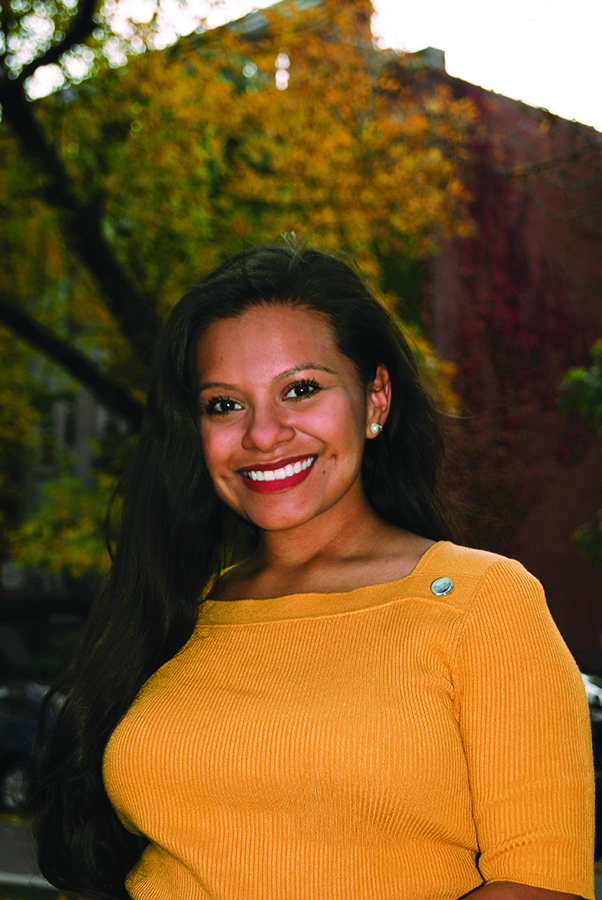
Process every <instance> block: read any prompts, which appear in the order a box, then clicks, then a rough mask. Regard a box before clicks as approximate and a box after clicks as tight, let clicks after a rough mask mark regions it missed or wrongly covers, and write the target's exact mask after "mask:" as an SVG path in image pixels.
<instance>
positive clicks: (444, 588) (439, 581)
mask: <svg viewBox="0 0 602 900" xmlns="http://www.w3.org/2000/svg"><path fill="white" fill-rule="evenodd" d="M453 586H454V583H453V581H452V580H451V578H435V580H434V581H433V583H432V584H431V593H433V594H434V595H435V596H436V597H445V595H446V594H449V592H450V591H451V590H452V588H453Z"/></svg>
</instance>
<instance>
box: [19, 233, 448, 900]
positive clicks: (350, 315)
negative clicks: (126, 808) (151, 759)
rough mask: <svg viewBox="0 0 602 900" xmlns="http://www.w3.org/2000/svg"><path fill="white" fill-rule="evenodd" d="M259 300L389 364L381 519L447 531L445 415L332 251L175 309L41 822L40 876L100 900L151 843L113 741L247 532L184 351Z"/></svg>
mask: <svg viewBox="0 0 602 900" xmlns="http://www.w3.org/2000/svg"><path fill="white" fill-rule="evenodd" d="M263 303H277V304H290V305H294V306H301V307H304V308H309V309H314V310H317V311H319V312H320V313H322V314H323V315H325V316H326V317H327V320H328V321H329V322H330V324H331V326H332V331H333V334H334V338H335V342H336V344H337V347H338V349H339V350H340V351H341V352H342V353H343V354H345V356H347V357H348V358H349V359H351V360H352V361H353V362H354V364H355V366H356V369H357V371H358V373H359V376H360V378H361V379H362V380H363V381H364V382H365V383H366V384H367V383H368V382H369V381H370V380H371V379H372V378H373V377H374V375H375V373H376V368H377V366H378V365H380V364H384V365H385V366H386V367H387V369H388V371H389V374H390V376H391V382H392V396H393V404H392V409H391V412H390V414H389V417H388V419H387V423H386V427H385V429H384V430H383V432H382V433H381V435H380V436H379V437H378V439H377V440H372V441H368V442H367V444H366V450H365V456H364V460H363V472H362V474H363V481H364V487H365V491H366V495H367V498H368V500H369V502H370V504H371V505H372V507H373V508H374V510H375V511H376V512H377V513H378V514H379V515H380V516H382V518H384V519H386V520H387V521H389V522H391V523H393V524H394V525H398V526H400V527H401V528H405V529H407V530H408V531H412V532H414V533H417V534H421V535H423V536H424V537H428V538H431V539H433V540H440V539H445V538H450V537H453V534H452V529H451V527H450V525H449V522H448V519H447V510H446V504H445V503H442V502H441V496H440V492H439V488H440V486H439V474H440V467H441V460H442V454H443V443H442V439H441V432H440V429H439V427H438V417H437V414H436V412H435V410H434V408H433V405H432V403H431V400H430V399H429V396H428V394H427V393H426V391H425V389H424V387H423V385H422V383H421V381H420V378H419V375H418V372H417V369H416V365H415V362H414V359H413V356H412V353H411V351H410V349H409V348H408V346H407V344H406V342H405V340H404V338H403V336H402V334H401V332H400V329H399V327H398V326H397V324H396V323H395V321H394V320H393V319H392V317H391V316H390V315H389V314H388V313H387V312H386V310H385V309H384V308H383V306H381V305H380V304H379V303H378V302H377V301H376V300H375V299H374V297H373V296H372V294H371V293H370V291H369V290H368V288H367V287H366V285H365V283H364V281H363V280H362V279H361V278H360V277H359V275H358V274H356V272H355V271H354V270H353V269H352V268H350V267H349V266H348V265H346V264H345V263H344V262H342V261H341V259H339V258H337V257H333V256H330V255H327V254H324V253H320V252H318V251H317V250H313V249H305V250H303V249H301V250H299V249H295V248H294V247H291V246H288V245H286V244H282V245H273V246H265V247H258V248H256V249H252V250H249V251H246V252H244V253H241V254H239V255H238V256H235V257H233V258H232V259H230V260H228V261H227V262H225V263H223V265H221V266H219V268H217V269H215V270H214V271H213V272H211V273H209V274H208V275H206V276H205V277H204V278H202V279H201V280H200V281H199V282H198V283H197V284H196V285H194V287H192V288H191V289H190V290H188V292H187V293H186V294H185V296H184V297H183V299H182V300H181V301H180V303H179V304H178V305H177V306H176V307H175V308H174V310H173V312H172V314H171V316H170V317H169V320H168V322H167V325H166V327H165V330H164V333H163V335H162V337H161V340H160V342H159V345H158V347H157V352H156V357H155V363H154V368H153V375H152V381H151V385H150V390H149V395H148V402H147V408H146V412H145V416H144V421H143V424H142V429H141V434H140V440H139V443H138V447H137V449H136V452H135V455H134V457H133V460H132V462H131V464H130V466H129V469H128V471H127V473H126V490H125V500H124V508H123V515H122V523H121V529H120V534H119V539H118V542H117V547H116V552H115V557H114V561H113V566H112V570H111V573H110V576H109V579H108V582H107V584H106V586H105V588H104V589H103V590H102V591H101V593H100V594H99V596H98V598H97V599H96V601H95V605H94V607H93V610H92V613H91V616H90V619H89V622H88V625H87V628H86V631H85V634H84V637H83V640H82V643H81V646H80V649H79V651H78V653H77V655H76V657H75V659H74V660H73V662H72V664H71V665H70V667H69V669H68V671H67V672H66V673H65V676H64V677H63V679H62V682H61V683H62V685H63V686H65V685H68V686H69V687H68V690H67V700H66V702H65V704H64V707H63V709H62V711H61V713H60V716H59V719H58V722H57V724H56V727H55V729H54V736H53V738H52V740H51V741H49V742H48V746H46V747H45V748H44V752H43V763H42V770H41V778H40V787H39V791H38V795H37V802H36V825H35V831H36V835H37V840H38V848H39V863H40V868H41V871H42V873H43V874H44V875H45V876H46V878H47V879H48V880H49V881H51V882H52V883H53V884H55V885H57V887H60V888H62V889H65V890H75V891H80V892H82V893H83V894H85V895H87V896H89V897H91V898H95V900H117V898H124V900H125V898H127V896H128V895H127V893H126V890H125V887H124V879H125V876H126V875H127V873H128V871H129V870H130V869H131V868H132V867H133V865H134V863H135V862H136V860H137V858H138V856H139V855H140V853H141V851H142V849H143V847H144V840H143V839H141V838H139V837H136V836H134V835H132V834H130V833H129V832H127V831H126V830H125V829H124V828H123V826H122V825H121V823H120V822H119V820H118V818H117V816H116V814H115V812H114V810H113V808H112V806H111V804H110V802H109V800H108V797H107V795H106V793H105V791H104V787H103V783H102V776H101V765H102V757H103V752H104V749H105V746H106V744H107V741H108V739H109V737H110V735H111V733H112V731H113V729H114V728H115V726H116V724H117V722H118V721H119V719H120V718H121V716H122V715H123V714H124V713H125V712H126V710H127V709H128V707H129V706H130V704H131V703H132V701H133V699H134V697H135V696H136V694H137V692H138V691H139V689H140V687H141V686H142V684H143V683H144V682H145V681H146V680H147V679H148V678H149V677H150V675H152V674H153V672H155V671H156V670H157V669H158V668H159V667H160V666H161V665H162V664H163V663H164V662H166V661H167V660H168V659H170V658H171V657H172V656H174V654H175V653H177V651H178V650H179V649H180V648H181V647H182V646H183V645H184V644H185V643H186V641H187V640H188V638H189V637H190V635H191V634H192V631H193V628H194V625H195V621H196V617H197V614H198V604H199V596H200V595H201V593H202V591H203V589H204V588H205V587H206V585H207V584H208V583H209V582H210V580H211V579H212V578H213V577H214V576H215V575H216V574H217V573H218V572H219V571H220V569H221V568H222V567H223V566H224V565H225V564H227V563H228V562H229V560H230V558H231V557H232V556H233V555H234V556H235V555H236V554H239V555H240V552H241V546H242V545H243V544H244V543H245V542H246V545H247V547H252V545H253V540H254V538H255V537H256V535H254V534H253V529H252V528H248V527H245V526H244V525H243V524H242V523H241V522H240V521H239V520H238V519H237V517H236V516H235V515H234V514H233V513H232V512H231V511H230V510H228V509H227V508H226V507H225V506H224V505H223V504H222V503H221V501H220V500H219V499H218V498H217V496H216V494H215V491H214V489H213V484H212V481H211V479H210V477H209V474H208V472H207V469H206V466H205V464H204V461H203V456H202V452H201V446H200V438H199V434H198V429H197V418H198V409H197V397H196V390H195V383H194V377H193V375H192V366H191V355H192V351H193V349H194V347H195V345H196V342H197V340H198V337H199V335H200V334H201V333H202V332H203V331H204V330H205V329H206V328H207V327H208V326H209V325H210V324H211V323H212V322H214V321H216V320H218V319H223V318H228V317H232V316H238V315H240V314H241V313H242V312H243V311H244V310H246V309H249V308H250V307H252V306H256V305H259V304H263Z"/></svg>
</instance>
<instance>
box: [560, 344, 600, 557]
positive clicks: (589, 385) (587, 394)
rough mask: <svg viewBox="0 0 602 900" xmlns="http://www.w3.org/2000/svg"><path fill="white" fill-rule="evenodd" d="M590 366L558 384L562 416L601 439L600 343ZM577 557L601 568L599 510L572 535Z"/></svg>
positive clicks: (571, 372)
mask: <svg viewBox="0 0 602 900" xmlns="http://www.w3.org/2000/svg"><path fill="white" fill-rule="evenodd" d="M592 356H593V362H592V365H591V366H590V368H589V369H585V368H583V367H582V366H578V367H575V368H572V369H569V371H568V372H567V373H566V375H565V377H564V378H563V380H562V382H561V384H560V392H561V398H562V406H563V409H564V410H565V412H574V413H578V414H579V415H581V416H583V417H584V418H585V420H586V422H587V423H588V425H589V426H590V428H592V429H593V431H595V432H596V434H600V435H602V340H599V341H596V343H595V344H594V346H593V348H592ZM573 539H574V541H575V546H576V547H577V550H578V551H579V553H580V555H581V557H582V558H583V559H585V560H589V561H591V562H593V563H594V565H596V566H602V509H600V510H598V515H597V521H596V522H586V523H585V524H583V525H581V526H580V527H579V528H577V530H576V531H575V534H574V535H573Z"/></svg>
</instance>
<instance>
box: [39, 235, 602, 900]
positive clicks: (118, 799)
mask: <svg viewBox="0 0 602 900" xmlns="http://www.w3.org/2000/svg"><path fill="white" fill-rule="evenodd" d="M441 460H442V442H441V437H440V431H439V428H438V422H437V415H436V413H435V410H434V409H433V406H432V404H431V402H430V400H429V398H428V395H427V393H426V392H425V390H424V388H423V386H422V384H421V382H420V379H419V377H418V374H417V371H416V367H415V364H414V361H413V358H412V355H411V353H410V351H409V349H408V347H407V346H406V344H405V342H404V340H403V337H402V336H401V334H400V332H399V329H398V328H397V326H396V325H395V323H394V322H393V321H392V320H391V318H390V317H389V316H388V314H387V313H386V311H385V310H384V309H383V308H382V307H381V306H380V305H379V304H378V302H377V301H376V300H375V299H374V297H373V296H372V295H371V294H370V292H369V291H368V289H367V287H366V285H365V284H364V283H363V281H362V280H361V279H360V278H359V277H358V276H357V275H356V274H355V272H353V271H352V270H351V269H350V268H349V267H348V266H346V265H345V264H344V263H343V262H341V261H340V260H338V259H337V258H334V257H331V256H327V255H325V254H322V253H319V252H317V251H315V250H295V249H292V248H290V247H288V246H269V247H260V248H257V249H255V250H251V251H248V252H247V253H244V254H241V255H239V256H237V257H235V258H233V259H231V260H229V261H228V262H226V263H224V264H223V265H222V266H221V267H220V268H218V269H217V270H215V271H214V272H211V273H209V275H207V276H205V277H204V278H203V279H201V281H199V282H198V284H197V285H195V286H194V287H193V288H192V289H191V290H190V291H189V292H188V293H187V294H186V296H185V297H184V298H183V300H182V301H181V302H180V304H178V306H177V307H176V308H175V309H174V311H173V313H172V315H171V317H170V319H169V322H168V324H167V326H166V329H165V333H164V335H163V338H162V340H161V343H160V346H159V347H158V351H157V357H156V361H155V368H154V379H153V384H152V387H151V391H150V393H149V400H148V407H147V412H146V417H145V421H144V426H143V429H142V434H141V438H140V443H139V446H138V449H137V451H136V455H135V458H134V459H133V461H132V464H131V466H130V470H129V474H128V479H127V491H126V498H125V503H124V514H123V523H122V528H121V533H120V538H119V542H118V546H117V551H116V555H115V560H114V565H113V569H112V572H111V576H110V579H109V582H108V584H107V586H106V588H105V589H104V591H103V592H102V593H101V595H100V596H99V598H98V601H97V604H96V606H95V609H94V611H93V613H92V615H91V618H90V622H89V626H88V630H87V633H86V635H85V637H84V641H83V644H82V648H81V650H80V652H79V654H78V656H77V658H76V659H75V660H74V662H73V664H72V666H71V667H70V669H69V672H68V673H67V676H66V680H67V681H68V682H70V689H69V691H68V698H67V701H66V703H65V705H64V707H63V709H62V712H61V716H60V719H59V721H58V724H57V727H56V730H55V734H54V737H53V740H52V742H51V744H50V746H49V747H47V748H46V750H45V753H44V762H43V770H42V780H41V786H40V791H39V794H38V808H37V825H36V831H37V836H38V843H39V850H40V864H41V868H42V871H43V873H44V875H45V876H46V877H47V878H48V879H49V880H50V881H51V882H53V883H55V884H57V886H59V887H62V888H64V889H69V890H79V891H81V892H83V893H85V894H86V895H87V896H89V897H91V898H98V900H105V898H107V900H108V898H126V897H132V898H135V900H164V898H168V897H169V898H170V900H172V898H173V900H208V898H218V897H219V898H222V900H282V898H287V900H309V898H313V897H316V898H320V900H394V898H400V897H403V898H408V900H457V898H460V897H463V896H465V895H466V894H468V893H474V895H475V896H477V895H478V896H479V898H480V897H483V900H486V898H490V900H493V898H496V897H497V898H499V900H502V898H506V900H521V898H524V900H545V898H548V900H552V898H565V900H566V898H567V897H579V896H580V897H584V898H588V900H593V865H592V846H593V821H592V816H593V774H592V762H591V742H590V736H589V731H588V729H589V716H588V708H587V702H586V700H585V695H584V691H583V684H582V681H581V678H580V676H579V673H578V672H577V670H576V668H575V665H574V663H573V660H572V659H571V657H570V655H569V653H568V651H567V649H566V647H565V646H564V644H563V643H562V640H561V638H560V636H559V635H558V632H557V630H556V629H555V627H554V624H553V622H552V620H551V618H550V616H549V613H548V611H547V608H546V605H545V600H544V598H543V594H542V591H541V587H540V585H539V584H538V582H536V581H535V579H534V578H532V577H531V576H530V575H529V574H528V573H526V572H525V570H524V569H523V568H522V567H521V566H520V565H519V564H518V563H515V562H513V561H511V560H507V559H505V558H503V557H500V556H496V555H494V554H490V553H484V552H482V551H477V550H470V549H467V548H465V547H459V546H457V545H456V544H454V543H451V541H450V538H452V537H453V535H452V533H451V528H450V526H449V524H448V516H447V512H448V507H449V504H446V503H445V499H444V496H443V495H442V492H441V486H440V471H441ZM544 678H545V679H546V680H547V681H553V683H554V685H555V692H554V697H553V698H550V701H549V702H550V704H552V706H553V708H550V707H548V708H546V709H545V710H543V709H542V705H541V703H540V702H539V701H538V698H539V690H538V687H539V684H540V682H541V681H542V679H544Z"/></svg>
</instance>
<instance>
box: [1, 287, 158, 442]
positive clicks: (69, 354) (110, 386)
mask: <svg viewBox="0 0 602 900" xmlns="http://www.w3.org/2000/svg"><path fill="white" fill-rule="evenodd" d="M0 321H1V322H3V323H4V324H5V325H6V326H8V328H10V329H11V331H14V332H16V333H17V334H18V335H19V337H21V338H22V339H23V340H24V341H26V342H27V343H28V344H30V345H31V346H32V347H34V348H35V349H36V350H41V351H42V353H45V354H47V355H48V356H50V357H51V358H52V359H53V360H54V361H55V362H57V363H58V364H59V365H60V366H62V367H63V368H64V369H65V370H66V371H67V372H69V374H70V375H72V376H73V377H74V378H75V379H76V380H77V381H79V382H81V384H83V385H85V387H87V388H89V390H90V391H92V393H93V394H94V396H95V397H96V399H97V400H98V402H99V403H101V404H102V405H103V406H106V407H107V409H110V410H111V411H112V412H114V413H115V414H116V415H118V416H121V417H122V418H124V419H127V420H128V422H130V423H131V424H132V426H133V427H134V429H135V430H138V429H139V428H140V422H141V420H142V413H143V411H144V407H143V405H142V404H141V403H139V402H138V400H135V399H134V398H133V397H131V396H130V394H128V393H127V391H125V390H124V388H122V387H121V385H119V384H117V383H116V382H114V381H113V380H112V379H111V378H110V377H109V376H108V375H106V374H105V373H104V372H102V371H101V370H100V369H99V368H98V367H97V366H95V365H94V363H93V362H92V361H91V360H89V359H88V358H87V357H86V356H84V355H83V354H82V353H80V352H79V351H78V350H75V349H74V348H73V347H72V346H70V345H69V344H68V343H67V342H66V341H63V340H62V339H61V338H59V337H57V336H56V335H55V334H53V333H52V332H51V331H50V330H49V329H48V328H45V327H44V326H43V325H39V324H38V323H37V322H35V321H34V320H33V319H32V318H31V317H30V316H28V315H27V313H24V312H23V311H22V310H20V309H18V308H17V307H16V306H15V304H14V303H10V302H9V301H8V300H7V299H6V297H4V296H2V295H0Z"/></svg>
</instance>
